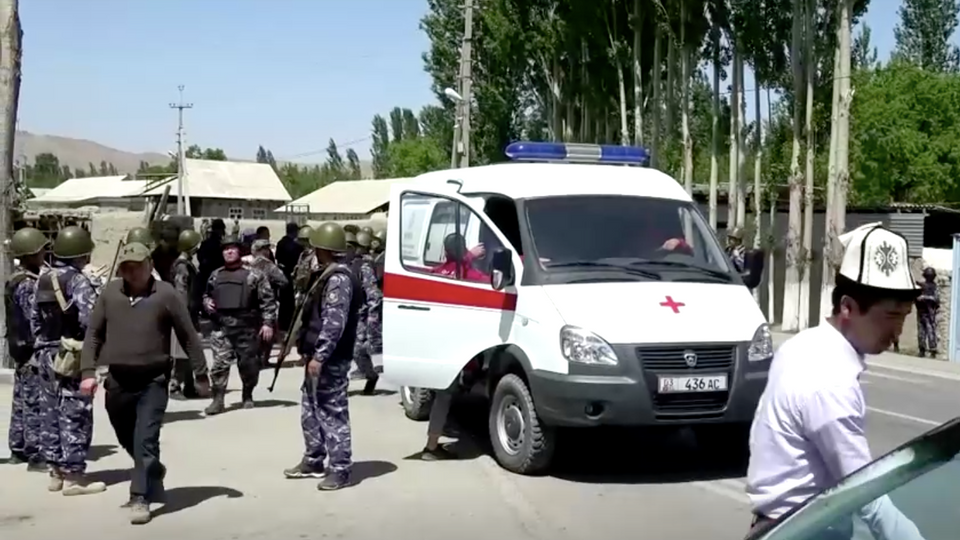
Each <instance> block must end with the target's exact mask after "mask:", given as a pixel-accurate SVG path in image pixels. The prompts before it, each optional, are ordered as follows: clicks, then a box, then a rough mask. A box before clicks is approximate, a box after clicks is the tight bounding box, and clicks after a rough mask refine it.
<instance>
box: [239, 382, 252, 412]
mask: <svg viewBox="0 0 960 540" xmlns="http://www.w3.org/2000/svg"><path fill="white" fill-rule="evenodd" d="M240 395H241V402H242V403H243V408H244V409H252V408H254V407H255V405H254V402H253V388H250V387H247V386H244V387H243V391H242V392H241V393H240Z"/></svg>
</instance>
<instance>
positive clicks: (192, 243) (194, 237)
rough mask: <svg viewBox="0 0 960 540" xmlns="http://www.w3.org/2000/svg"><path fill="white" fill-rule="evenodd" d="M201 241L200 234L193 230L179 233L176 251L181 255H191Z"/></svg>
mask: <svg viewBox="0 0 960 540" xmlns="http://www.w3.org/2000/svg"><path fill="white" fill-rule="evenodd" d="M201 240H203V237H202V236H201V235H200V233H198V232H197V231H195V230H193V229H187V230H185V231H183V232H181V233H180V237H179V238H177V250H178V251H180V252H181V253H193V250H195V249H197V247H198V246H199V245H200V241H201Z"/></svg>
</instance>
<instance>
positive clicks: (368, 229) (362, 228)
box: [360, 227, 373, 236]
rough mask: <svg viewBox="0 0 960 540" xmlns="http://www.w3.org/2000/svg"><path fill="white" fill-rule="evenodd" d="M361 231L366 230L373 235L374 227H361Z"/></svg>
mask: <svg viewBox="0 0 960 540" xmlns="http://www.w3.org/2000/svg"><path fill="white" fill-rule="evenodd" d="M360 232H365V233H367V234H369V235H370V236H373V227H361V228H360Z"/></svg>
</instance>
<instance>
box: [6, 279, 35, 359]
mask: <svg viewBox="0 0 960 540" xmlns="http://www.w3.org/2000/svg"><path fill="white" fill-rule="evenodd" d="M29 278H36V276H34V275H33V274H30V273H28V272H24V271H23V270H18V271H17V272H15V273H14V274H13V276H11V277H10V279H9V280H7V286H6V288H5V290H4V293H5V294H4V306H5V308H6V316H7V319H6V321H7V334H6V336H7V348H8V350H9V352H10V357H11V358H13V361H14V363H15V364H16V365H17V366H22V365H23V364H26V363H27V362H29V361H30V357H32V356H33V343H32V341H28V340H24V339H23V336H24V335H29V333H30V332H29V330H28V329H24V328H23V325H24V324H30V323H29V322H28V321H27V320H26V318H27V317H29V315H30V314H29V313H17V311H18V309H17V306H16V302H15V299H14V296H13V295H14V292H16V290H17V287H19V286H20V284H21V283H23V281H24V280H26V279H29Z"/></svg>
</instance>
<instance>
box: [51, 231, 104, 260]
mask: <svg viewBox="0 0 960 540" xmlns="http://www.w3.org/2000/svg"><path fill="white" fill-rule="evenodd" d="M94 245H95V244H94V243H93V239H92V238H90V233H89V232H87V230H86V229H84V228H82V227H78V226H76V225H71V226H69V227H64V228H63V229H60V232H58V233H57V239H56V240H54V241H53V255H54V256H55V257H56V258H58V259H76V258H78V257H83V256H84V255H89V254H90V253H92V252H93V247H94Z"/></svg>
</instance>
